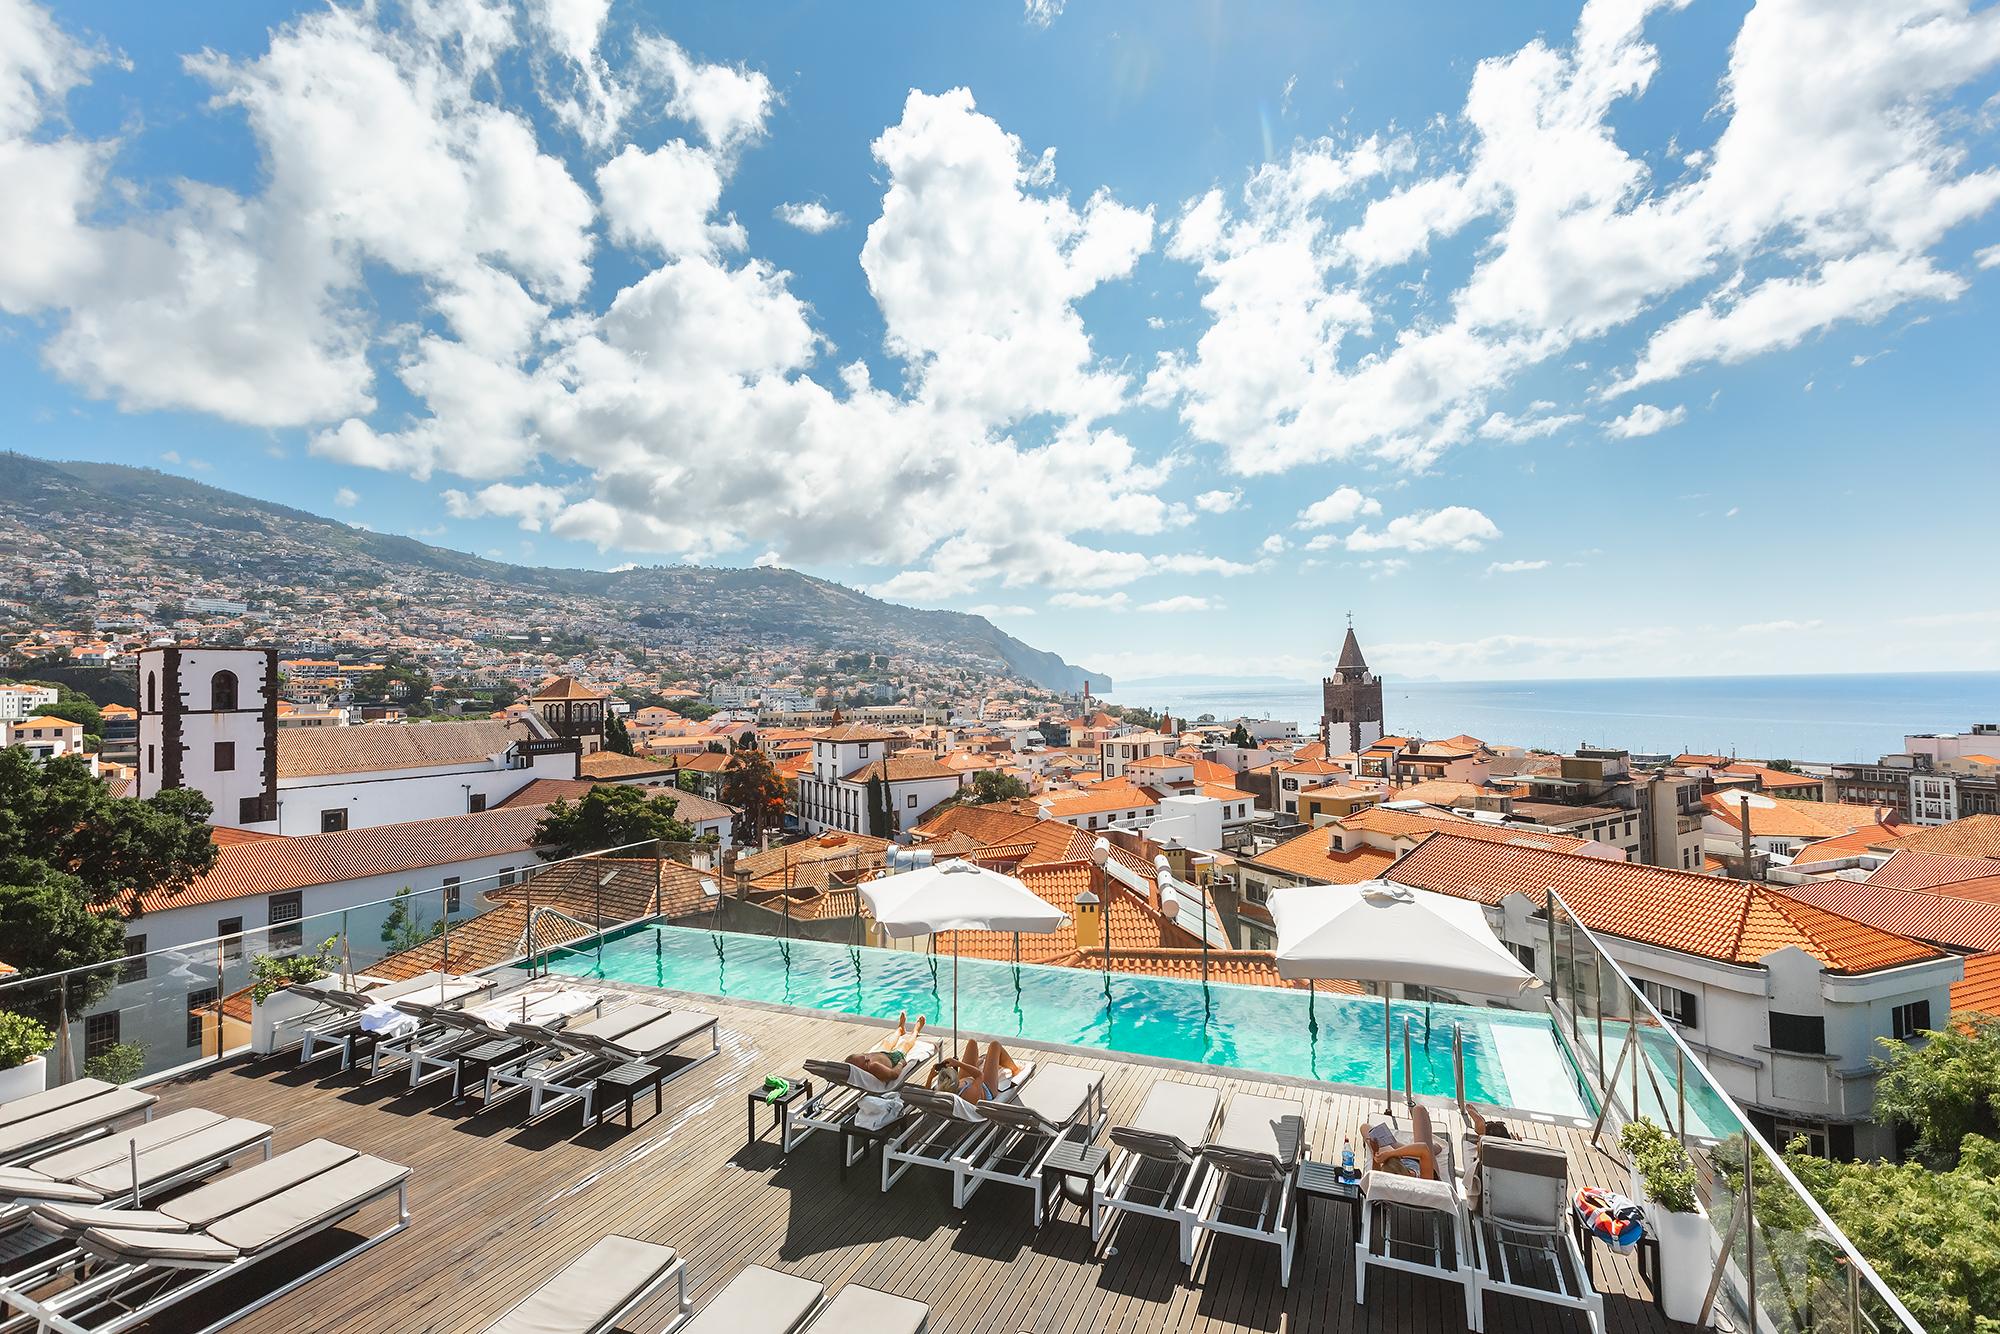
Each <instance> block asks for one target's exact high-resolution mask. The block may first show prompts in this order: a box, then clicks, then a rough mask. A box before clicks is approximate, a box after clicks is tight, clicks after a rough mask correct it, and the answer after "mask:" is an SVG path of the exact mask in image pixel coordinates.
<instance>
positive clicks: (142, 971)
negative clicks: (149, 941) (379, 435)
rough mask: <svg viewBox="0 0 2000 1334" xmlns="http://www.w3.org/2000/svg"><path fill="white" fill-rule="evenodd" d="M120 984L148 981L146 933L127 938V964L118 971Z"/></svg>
mask: <svg viewBox="0 0 2000 1334" xmlns="http://www.w3.org/2000/svg"><path fill="white" fill-rule="evenodd" d="M118 980H119V981H120V982H143V981H145V980H146V936H145V933H144V932H141V933H140V934H138V935H136V936H127V937H125V963H124V966H123V967H121V968H120V969H119V970H118Z"/></svg>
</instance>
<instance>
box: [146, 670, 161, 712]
mask: <svg viewBox="0 0 2000 1334" xmlns="http://www.w3.org/2000/svg"><path fill="white" fill-rule="evenodd" d="M159 711H160V678H159V677H158V676H157V675H155V674H154V673H152V672H147V673H146V712H147V713H158V712H159Z"/></svg>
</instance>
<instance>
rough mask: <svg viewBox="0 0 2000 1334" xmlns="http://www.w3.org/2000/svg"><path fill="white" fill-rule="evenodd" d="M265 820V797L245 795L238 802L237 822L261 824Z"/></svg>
mask: <svg viewBox="0 0 2000 1334" xmlns="http://www.w3.org/2000/svg"><path fill="white" fill-rule="evenodd" d="M263 820H264V799H263V798H262V797H243V798H240V799H239V800H238V801H237V803H236V823H238V824H261V823H263Z"/></svg>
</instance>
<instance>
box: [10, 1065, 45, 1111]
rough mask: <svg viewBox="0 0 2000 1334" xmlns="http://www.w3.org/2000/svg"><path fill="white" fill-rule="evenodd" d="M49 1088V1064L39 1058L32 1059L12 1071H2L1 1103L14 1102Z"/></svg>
mask: <svg viewBox="0 0 2000 1334" xmlns="http://www.w3.org/2000/svg"><path fill="white" fill-rule="evenodd" d="M48 1086H49V1064H48V1062H47V1061H45V1060H43V1059H42V1058H41V1057H39V1056H34V1057H30V1058H29V1059H28V1060H26V1061H24V1062H23V1063H21V1064H20V1065H17V1066H15V1067H13V1068H12V1069H11V1070H0V1102H12V1101H13V1100H14V1099H16V1098H25V1097H27V1096H28V1095H29V1094H30V1093H40V1092H41V1091H42V1090H43V1089H45V1088H47V1087H48Z"/></svg>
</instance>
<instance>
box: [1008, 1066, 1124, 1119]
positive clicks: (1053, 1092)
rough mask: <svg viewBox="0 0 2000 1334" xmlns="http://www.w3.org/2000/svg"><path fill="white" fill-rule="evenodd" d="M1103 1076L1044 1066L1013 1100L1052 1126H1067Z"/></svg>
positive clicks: (1081, 1111) (1070, 1067)
mask: <svg viewBox="0 0 2000 1334" xmlns="http://www.w3.org/2000/svg"><path fill="white" fill-rule="evenodd" d="M1103 1085H1104V1076H1103V1075H1101V1074H1099V1073H1098V1072H1097V1071H1095V1070H1085V1069H1084V1068H1083V1067H1081V1066H1076V1065H1043V1066H1041V1067H1040V1068H1039V1069H1038V1070H1037V1071H1036V1074H1035V1077H1034V1078H1033V1079H1030V1080H1028V1081H1027V1082H1026V1083H1024V1084H1022V1085H1021V1091H1020V1093H1019V1095H1018V1096H1017V1097H1016V1099H1015V1100H1016V1101H1017V1102H1018V1103H1019V1104H1020V1105H1021V1106H1023V1107H1025V1108H1027V1109H1028V1110H1029V1111H1031V1112H1033V1113H1034V1114H1035V1115H1036V1116H1039V1117H1041V1118H1042V1120H1044V1121H1046V1122H1048V1123H1049V1124H1050V1125H1052V1126H1066V1125H1068V1124H1070V1123H1071V1122H1072V1121H1074V1120H1076V1119H1077V1118H1078V1117H1079V1116H1082V1115H1083V1109H1084V1107H1085V1106H1086V1105H1088V1103H1089V1102H1090V1100H1091V1098H1092V1097H1094V1096H1095V1095H1096V1093H1097V1090H1098V1089H1100V1088H1102V1087H1103Z"/></svg>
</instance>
